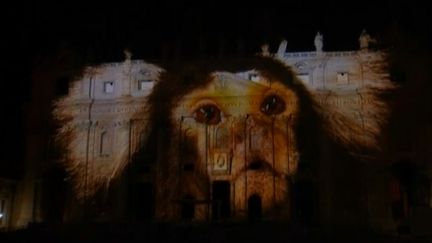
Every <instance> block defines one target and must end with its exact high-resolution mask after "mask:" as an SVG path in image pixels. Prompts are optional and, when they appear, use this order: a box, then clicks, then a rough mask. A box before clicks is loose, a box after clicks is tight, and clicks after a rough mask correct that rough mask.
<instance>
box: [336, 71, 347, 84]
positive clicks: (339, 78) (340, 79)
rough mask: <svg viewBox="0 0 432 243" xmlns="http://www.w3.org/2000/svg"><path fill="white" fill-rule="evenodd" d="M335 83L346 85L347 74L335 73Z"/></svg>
mask: <svg viewBox="0 0 432 243" xmlns="http://www.w3.org/2000/svg"><path fill="white" fill-rule="evenodd" d="M337 83H338V84H348V73H347V72H339V73H337Z"/></svg>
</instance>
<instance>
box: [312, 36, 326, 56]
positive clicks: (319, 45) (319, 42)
mask: <svg viewBox="0 0 432 243" xmlns="http://www.w3.org/2000/svg"><path fill="white" fill-rule="evenodd" d="M314 44H315V50H316V51H317V52H322V51H323V45H324V44H323V36H322V34H321V33H320V32H317V34H316V35H315V40H314Z"/></svg>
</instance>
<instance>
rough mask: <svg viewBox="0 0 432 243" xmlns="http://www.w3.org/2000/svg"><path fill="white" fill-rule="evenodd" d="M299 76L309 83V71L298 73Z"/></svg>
mask: <svg viewBox="0 0 432 243" xmlns="http://www.w3.org/2000/svg"><path fill="white" fill-rule="evenodd" d="M297 78H299V79H300V80H301V81H303V83H305V84H308V83H309V82H310V81H309V74H308V73H301V74H299V75H297Z"/></svg>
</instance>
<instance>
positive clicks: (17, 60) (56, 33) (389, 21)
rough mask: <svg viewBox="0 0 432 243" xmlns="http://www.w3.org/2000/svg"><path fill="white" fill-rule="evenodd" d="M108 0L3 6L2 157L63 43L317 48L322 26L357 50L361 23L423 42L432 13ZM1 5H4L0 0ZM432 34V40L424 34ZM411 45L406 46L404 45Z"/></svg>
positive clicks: (150, 53) (335, 44)
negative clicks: (37, 72) (39, 71)
mask: <svg viewBox="0 0 432 243" xmlns="http://www.w3.org/2000/svg"><path fill="white" fill-rule="evenodd" d="M146 2H147V1H127V2H126V1H112V2H111V1H105V2H104V3H99V4H96V3H91V4H90V3H88V2H80V1H70V2H69V3H63V2H58V3H36V2H35V3H25V2H18V1H17V2H16V3H13V4H12V5H9V6H2V7H1V8H0V18H1V21H0V22H1V36H2V37H1V39H0V43H1V45H0V46H1V54H2V58H1V60H2V65H1V77H2V82H1V83H2V90H3V94H2V96H1V103H2V107H3V116H2V119H1V125H2V128H3V129H2V135H1V136H0V137H1V138H0V139H1V142H2V144H3V145H4V146H3V147H2V150H3V152H2V153H1V155H0V162H1V163H2V164H3V166H2V167H0V171H1V170H4V168H7V167H4V165H5V164H6V163H7V164H10V163H19V161H20V160H22V159H23V157H24V155H23V153H24V151H25V150H24V136H23V135H24V132H23V130H24V123H25V121H23V118H22V117H23V114H22V107H23V105H25V104H26V103H27V102H30V101H31V97H30V95H29V94H30V93H31V92H30V85H29V84H30V75H31V72H32V70H34V69H35V68H37V67H38V65H40V63H42V62H44V61H46V60H50V59H52V58H53V57H54V56H55V55H56V54H57V53H59V51H60V50H65V49H66V50H69V51H70V52H72V53H74V54H75V55H77V56H78V57H80V60H81V61H82V63H87V64H88V63H99V62H112V61H120V60H122V59H123V53H122V52H123V49H124V48H129V49H130V50H131V51H132V53H133V58H137V59H138V58H139V59H145V60H149V61H151V60H157V59H160V58H161V57H171V56H174V55H180V56H182V57H190V56H199V55H204V56H208V57H211V56H215V55H216V54H217V53H218V51H219V46H220V45H221V43H223V46H224V53H225V54H226V55H234V54H236V53H237V52H239V50H238V49H239V48H238V43H239V42H242V43H243V52H245V53H254V52H258V51H259V47H260V45H262V44H263V43H265V42H267V43H269V44H270V49H271V51H273V52H274V51H276V49H277V46H278V43H279V42H280V40H282V39H287V40H288V48H287V49H288V51H312V50H314V46H313V38H314V36H315V34H316V32H317V31H320V32H321V33H322V34H323V35H324V50H325V51H326V50H327V51H332V50H355V49H357V48H358V36H359V34H360V32H361V30H362V29H363V28H366V29H367V30H368V32H369V33H370V34H371V35H372V36H374V37H377V38H378V39H379V40H380V43H379V45H381V46H383V47H385V48H388V47H391V46H392V45H393V44H394V43H393V42H392V41H394V39H393V36H394V35H393V34H394V33H395V32H397V33H402V35H404V36H407V37H408V39H410V40H412V42H410V43H414V44H415V45H417V44H418V46H421V47H424V48H426V49H424V52H426V53H430V52H431V48H430V47H429V46H427V45H426V43H428V40H429V39H428V38H429V37H431V29H432V24H431V23H432V21H430V20H429V12H430V8H428V7H426V3H422V4H419V3H414V2H413V1H409V2H406V3H395V2H394V1H390V0H386V1H383V2H379V3H378V1H322V2H320V3H314V2H310V1H295V2H290V1H274V0H273V1H269V0H267V1H262V2H258V3H253V2H252V1H248V2H245V3H244V4H243V5H242V4H240V3H235V4H234V2H235V1H202V3H194V2H192V1H167V0H162V1H157V2H158V3H151V4H149V3H146ZM3 5H4V4H3ZM429 42H430V41H429ZM407 48H410V47H407ZM4 174H5V173H0V176H1V175H4Z"/></svg>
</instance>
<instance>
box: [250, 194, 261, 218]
mask: <svg viewBox="0 0 432 243" xmlns="http://www.w3.org/2000/svg"><path fill="white" fill-rule="evenodd" d="M261 216H262V206H261V197H260V196H259V195H257V194H253V195H252V196H250V197H249V199H248V217H249V219H250V220H259V219H261Z"/></svg>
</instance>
